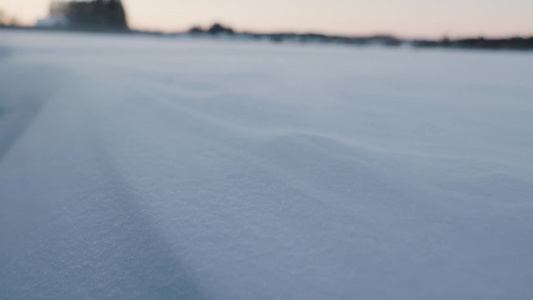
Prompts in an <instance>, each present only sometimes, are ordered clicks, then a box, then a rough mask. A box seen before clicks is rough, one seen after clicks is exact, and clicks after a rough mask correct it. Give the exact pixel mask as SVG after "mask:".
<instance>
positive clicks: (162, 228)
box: [0, 31, 533, 299]
mask: <svg viewBox="0 0 533 300" xmlns="http://www.w3.org/2000/svg"><path fill="white" fill-rule="evenodd" d="M532 83H533V57H532V55H531V54H530V53H513V52H476V51H464V52H463V51H443V50H431V51H428V50H425V51H417V50H413V49H395V50H389V49H382V48H351V47H338V46H298V45H270V44H265V43H252V42H246V41H240V42H228V41H223V40H202V39H197V40H195V39H177V38H165V37H148V36H120V35H96V34H95V35H92V34H66V33H30V32H17V31H0V298H1V299H533V97H532V96H533V84H532Z"/></svg>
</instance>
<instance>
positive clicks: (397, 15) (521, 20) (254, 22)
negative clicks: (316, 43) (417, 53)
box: [0, 0, 533, 39]
mask: <svg viewBox="0 0 533 300" xmlns="http://www.w3.org/2000/svg"><path fill="white" fill-rule="evenodd" d="M52 2H58V1H50V0H16V1H13V0H0V10H1V11H2V13H1V15H0V22H1V23H3V24H8V25H17V26H34V25H35V24H37V22H38V21H39V20H46V19H47V18H48V17H49V16H50V8H51V6H52ZM59 2H66V1H59ZM76 2H87V1H76ZM91 2H119V3H120V2H121V5H122V6H123V7H124V9H125V11H126V13H127V20H128V25H129V27H130V28H131V29H134V30H141V31H161V32H182V31H186V30H188V29H189V28H190V27H192V26H195V25H196V26H209V25H210V24H213V23H218V22H220V23H224V24H228V25H230V26H231V27H232V28H234V29H235V30H237V31H250V32H257V33H272V32H296V33H308V32H314V33H322V34H328V35H347V36H355V35H357V36H361V35H394V36H398V37H401V38H410V39H440V38H443V37H445V36H446V37H450V38H466V37H479V36H483V37H485V38H503V37H510V36H530V35H532V34H533V18H531V14H532V13H533V1H529V0H488V1H471V0H470V1H460V0H439V1H427V0H402V1H400V0H384V1H375V0H372V1H371V0H359V1H351V0H334V1H331V0H312V1H309V0H306V1H304V0H290V1H286V0H252V1H250V0H226V1H218V0H197V1H174V0H151V1H146V0H123V1H120V0H118V1H113V0H99V1H91ZM46 22H47V21H44V22H42V24H49V23H46Z"/></svg>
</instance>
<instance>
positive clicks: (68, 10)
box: [50, 0, 128, 30]
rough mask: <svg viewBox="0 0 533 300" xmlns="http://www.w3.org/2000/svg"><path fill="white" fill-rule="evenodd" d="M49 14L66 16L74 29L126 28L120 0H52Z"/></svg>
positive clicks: (126, 24) (124, 12) (124, 14)
mask: <svg viewBox="0 0 533 300" xmlns="http://www.w3.org/2000/svg"><path fill="white" fill-rule="evenodd" d="M50 15H51V16H53V17H64V18H67V19H68V23H69V27H71V28H74V29H85V30H128V23H127V19H126V11H125V10H124V6H123V5H122V1H121V0H92V1H53V2H52V4H51V6H50Z"/></svg>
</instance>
